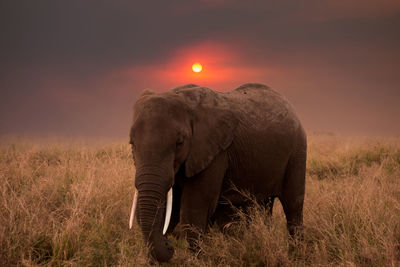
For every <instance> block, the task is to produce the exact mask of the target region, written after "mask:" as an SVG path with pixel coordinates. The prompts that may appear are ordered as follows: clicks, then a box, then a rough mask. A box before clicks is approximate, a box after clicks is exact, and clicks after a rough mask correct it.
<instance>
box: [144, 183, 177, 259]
mask: <svg viewBox="0 0 400 267" xmlns="http://www.w3.org/2000/svg"><path fill="white" fill-rule="evenodd" d="M146 176H148V175H146ZM142 178H143V177H140V176H137V177H136V179H141V180H142ZM151 178H153V179H151ZM143 181H146V182H145V183H142V184H139V185H138V190H139V196H138V208H137V211H138V213H139V218H140V221H139V225H140V228H141V230H142V233H143V237H144V240H145V241H146V243H147V244H148V245H149V246H150V252H151V255H152V256H153V257H154V258H155V259H156V260H158V261H160V262H163V261H168V260H169V259H171V258H172V256H173V253H174V250H173V248H172V247H171V246H170V245H169V243H168V240H167V239H166V238H165V237H164V236H163V233H162V231H163V226H164V218H165V210H166V199H167V191H168V188H164V186H161V185H159V184H158V183H156V182H154V181H155V180H154V177H146V178H143ZM151 181H153V182H151Z"/></svg>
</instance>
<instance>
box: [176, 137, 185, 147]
mask: <svg viewBox="0 0 400 267" xmlns="http://www.w3.org/2000/svg"><path fill="white" fill-rule="evenodd" d="M184 142H185V139H184V138H183V137H179V139H178V141H176V147H177V148H180V147H182V145H183V143H184Z"/></svg>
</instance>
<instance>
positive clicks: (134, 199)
mask: <svg viewBox="0 0 400 267" xmlns="http://www.w3.org/2000/svg"><path fill="white" fill-rule="evenodd" d="M137 197H138V191H137V190H135V195H134V196H133V202H132V209H131V217H130V218H129V229H132V225H133V218H134V217H135V210H136V204H137Z"/></svg>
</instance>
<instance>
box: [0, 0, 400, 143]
mask: <svg viewBox="0 0 400 267" xmlns="http://www.w3.org/2000/svg"><path fill="white" fill-rule="evenodd" d="M399 29H400V1H398V0H346V1H344V0H303V1H289V0H279V1H278V0H254V1H253V0H249V1H243V0H196V1H195V0H169V1H154V0H148V1H128V0H118V1H117V0H115V1H110V0H107V1H106V0H85V1H81V0H69V1H61V0H60V1H54V0H37V1H32V0H0V33H1V35H0V135H4V134H39V135H40V134H52V135H68V136H69V135H71V136H74V135H79V136H86V135H88V136H118V137H127V136H128V133H129V128H130V124H131V120H132V107H133V104H134V103H135V101H136V99H137V98H138V96H139V95H140V93H141V92H142V91H143V90H145V89H151V90H153V91H156V92H163V91H167V90H169V89H171V88H173V87H176V86H179V85H183V84H186V83H195V84H198V85H200V86H207V87H209V88H211V89H214V90H217V91H228V90H232V89H234V88H236V87H238V86H240V85H241V84H243V83H248V82H258V83H264V84H266V85H268V86H270V87H271V88H273V89H275V90H276V91H278V92H280V93H282V94H283V95H284V96H286V98H287V99H289V101H290V102H291V103H292V104H293V106H294V107H295V110H296V111H297V113H298V115H299V117H300V119H301V120H302V122H303V125H304V127H305V129H306V130H307V131H310V132H311V131H319V132H348V133H365V134H395V135H398V134H400V123H399V122H400V30H399ZM195 62H200V63H201V64H202V65H203V71H202V72H201V73H198V74H195V73H193V72H192V71H191V65H192V64H193V63H195Z"/></svg>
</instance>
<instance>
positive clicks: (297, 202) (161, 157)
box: [130, 84, 307, 261]
mask: <svg viewBox="0 0 400 267" xmlns="http://www.w3.org/2000/svg"><path fill="white" fill-rule="evenodd" d="M130 139H131V144H132V153H133V157H134V162H135V165H136V180H135V186H136V188H137V190H138V191H139V195H138V207H137V219H138V223H139V225H140V228H141V230H142V233H143V236H144V239H145V240H146V242H147V243H148V244H149V245H150V247H151V255H152V256H153V257H154V258H155V259H157V260H158V261H168V260H169V259H170V258H171V257H172V255H173V248H172V247H171V246H170V245H169V244H168V241H167V239H166V237H164V236H163V235H162V228H163V224H164V218H165V205H166V204H165V203H166V195H167V192H168V190H169V189H170V188H171V187H173V192H174V197H173V211H172V218H171V223H170V226H169V229H168V232H171V231H172V230H173V228H174V227H175V226H176V224H177V223H178V222H180V223H181V224H184V225H186V224H188V225H191V226H194V227H196V228H197V229H199V230H200V232H205V231H207V229H208V226H209V224H210V222H213V221H216V223H217V224H218V225H219V226H220V227H223V226H224V225H225V224H226V223H228V222H230V221H232V219H233V216H232V215H233V209H232V206H230V205H228V204H226V202H227V201H226V200H229V201H230V202H231V203H232V204H233V205H234V206H236V207H240V208H245V207H246V206H248V205H249V202H248V199H246V198H245V197H243V195H241V194H240V193H238V192H237V190H233V189H232V184H233V185H234V186H235V187H236V188H237V189H240V190H246V191H248V192H250V193H252V194H253V195H254V196H255V197H256V199H257V201H258V202H259V203H263V204H265V205H266V206H267V208H269V209H270V210H271V209H272V205H273V200H274V198H275V197H278V198H279V200H280V201H281V203H282V206H283V209H284V212H285V215H286V219H287V227H288V230H289V233H290V235H294V234H295V233H297V232H298V231H300V232H301V228H302V214H303V212H302V210H303V200H304V184H305V166H306V148H307V144H306V135H305V132H304V130H303V128H302V126H301V124H300V122H299V119H298V118H297V116H296V114H295V112H294V110H293V108H292V107H291V105H290V104H289V103H288V101H287V100H286V99H285V98H284V97H282V96H281V95H280V94H278V93H277V92H275V91H273V90H272V89H270V88H268V87H267V86H265V85H261V84H244V85H242V86H240V87H239V88H237V89H235V90H233V91H230V92H225V93H220V92H215V91H212V90H210V89H208V88H205V87H198V86H196V85H192V84H190V85H185V86H182V87H178V88H175V89H172V90H171V91H168V92H164V93H157V94H155V93H152V92H144V93H143V94H142V95H141V97H140V98H139V100H138V101H137V102H136V104H135V107H134V120H133V126H132V128H131V132H130ZM244 210H245V209H244ZM184 231H185V233H184V236H186V238H188V241H189V243H191V244H194V240H196V238H198V236H197V235H196V233H194V232H192V231H191V230H189V229H186V230H184Z"/></svg>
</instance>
